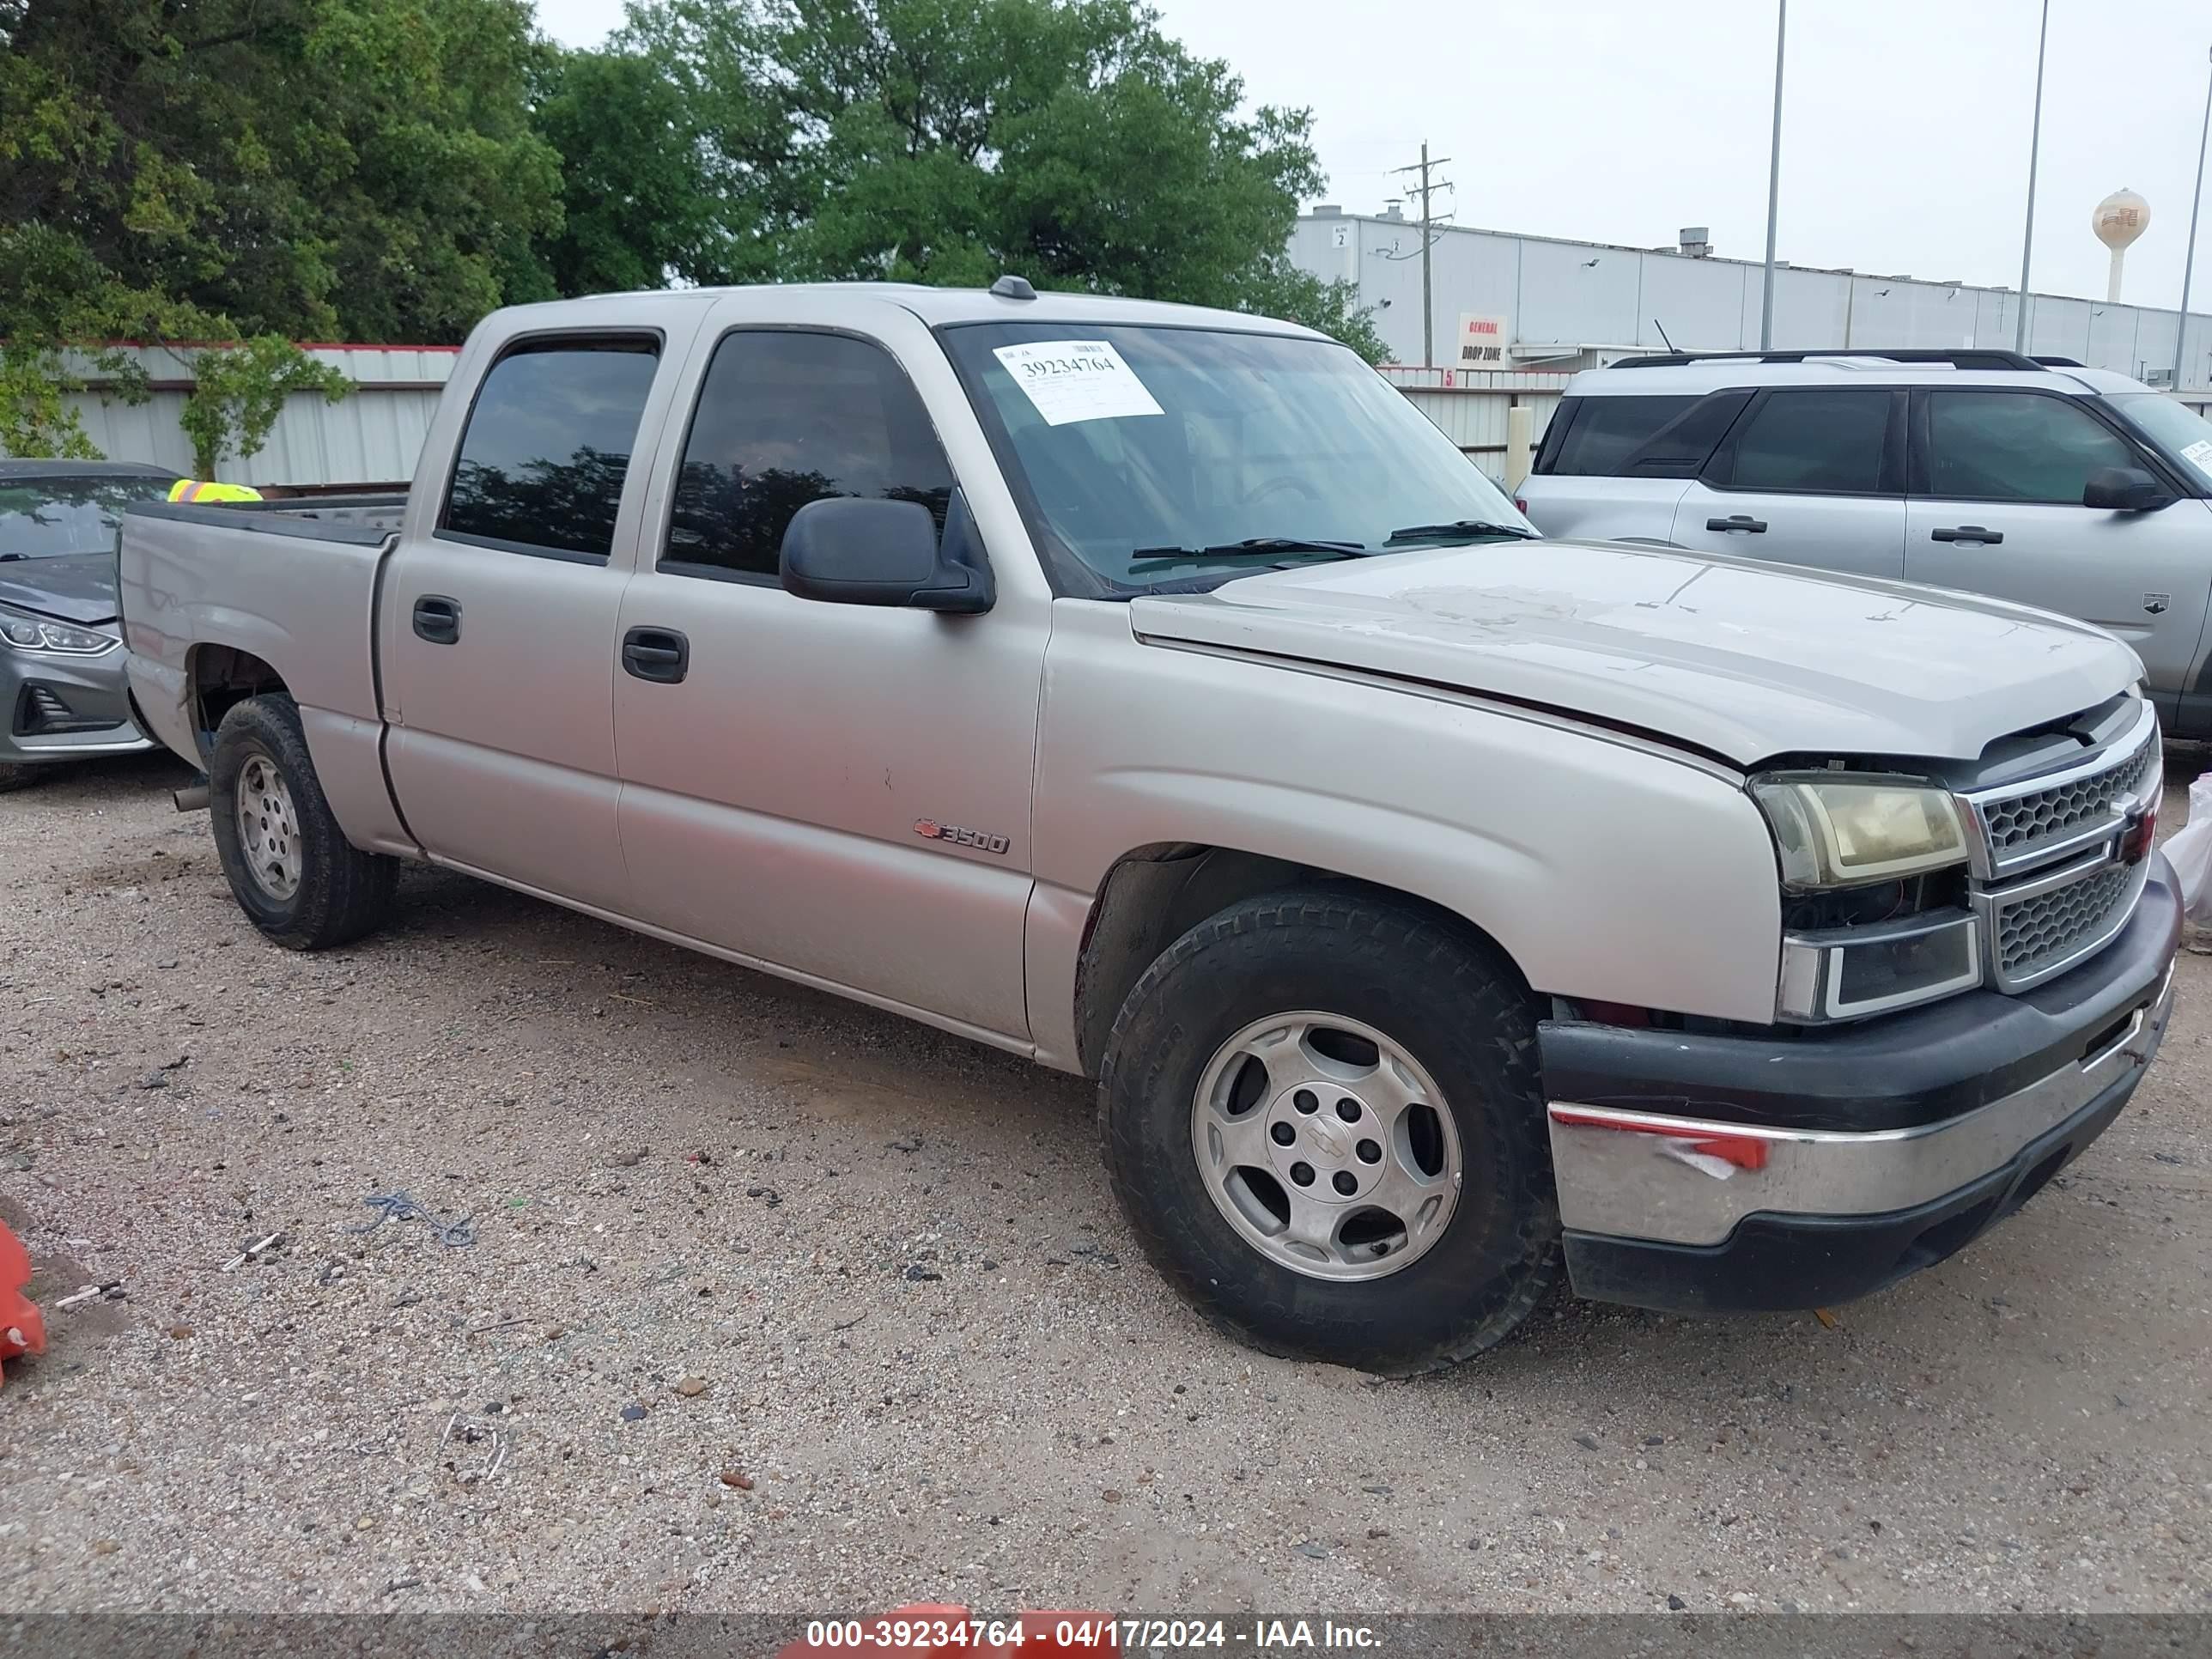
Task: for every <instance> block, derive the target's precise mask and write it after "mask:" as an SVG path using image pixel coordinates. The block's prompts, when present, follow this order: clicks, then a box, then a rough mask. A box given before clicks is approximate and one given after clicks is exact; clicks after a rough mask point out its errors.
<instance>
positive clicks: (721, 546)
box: [662, 331, 952, 576]
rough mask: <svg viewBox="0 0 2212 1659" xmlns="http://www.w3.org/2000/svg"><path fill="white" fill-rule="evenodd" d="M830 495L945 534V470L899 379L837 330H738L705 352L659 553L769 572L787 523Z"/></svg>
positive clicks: (872, 349) (948, 485)
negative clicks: (924, 517)
mask: <svg viewBox="0 0 2212 1659" xmlns="http://www.w3.org/2000/svg"><path fill="white" fill-rule="evenodd" d="M829 495H868V496H876V497H881V498H883V499H885V500H890V501H919V502H921V504H922V505H923V506H924V507H927V508H928V509H929V511H930V514H931V516H932V517H933V518H934V519H935V520H937V527H938V528H939V530H940V531H941V530H943V529H944V527H945V507H946V506H947V505H948V503H949V502H950V501H951V498H952V470H951V467H950V466H949V465H946V462H945V452H944V450H943V449H941V448H940V447H939V445H938V441H937V434H936V433H935V431H934V430H933V429H932V428H931V426H930V424H929V416H928V414H927V411H926V410H924V409H923V408H922V406H921V396H920V394H919V393H917V392H915V389H914V386H913V384H912V383H911V382H910V381H908V379H907V378H906V374H905V371H904V370H902V369H901V368H899V366H898V365H897V363H896V362H893V361H892V360H891V358H890V355H889V354H888V353H886V352H885V351H884V349H882V348H881V347H880V346H874V345H871V344H869V343H867V342H866V341H863V340H854V339H848V338H846V337H843V336H842V335H836V334H799V333H791V332H784V331H775V332H751V333H737V334H732V335H731V336H729V337H727V338H726V339H725V340H724V341H723V342H722V343H721V344H720V345H719V346H717V347H716V348H715V349H714V362H711V363H710V364H708V367H707V379H706V383H705V384H704V385H703V386H702V387H701V388H700V392H699V407H698V410H697V412H696V414H695V415H694V416H692V419H691V433H690V437H689V438H687V439H686V440H685V441H684V471H683V472H682V473H681V474H680V475H679V476H678V479H677V483H676V501H675V506H674V510H673V511H672V513H671V515H670V518H669V525H668V545H667V549H666V550H665V552H664V553H663V554H662V559H663V561H664V562H667V563H671V564H678V565H683V564H691V565H709V566H713V567H714V568H719V569H724V570H737V571H744V572H748V573H750V574H756V575H763V576H773V575H774V574H775V571H776V565H777V558H778V555H779V553H780V551H781V549H782V546H783V532H784V528H785V526H787V525H788V524H790V522H791V515H792V514H793V513H796V512H798V511H799V508H800V507H804V506H805V505H806V503H807V502H809V501H820V500H822V499H823V497H824V496H829Z"/></svg>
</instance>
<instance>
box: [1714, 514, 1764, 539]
mask: <svg viewBox="0 0 2212 1659" xmlns="http://www.w3.org/2000/svg"><path fill="white" fill-rule="evenodd" d="M1705 528H1706V529H1708V530H1741V531H1743V532H1746V533H1747V534H1748V535H1753V536H1764V535H1765V533H1766V520H1764V519H1754V518H1753V517H1752V516H1751V515H1750V514H1749V513H1729V516H1728V517H1726V518H1725V519H1708V520H1705Z"/></svg>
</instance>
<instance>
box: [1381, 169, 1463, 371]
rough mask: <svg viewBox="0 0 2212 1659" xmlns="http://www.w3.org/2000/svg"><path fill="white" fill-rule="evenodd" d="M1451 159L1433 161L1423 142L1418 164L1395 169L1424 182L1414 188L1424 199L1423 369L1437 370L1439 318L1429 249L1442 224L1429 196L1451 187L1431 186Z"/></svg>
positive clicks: (1448, 184)
mask: <svg viewBox="0 0 2212 1659" xmlns="http://www.w3.org/2000/svg"><path fill="white" fill-rule="evenodd" d="M1450 160H1451V157H1450V156H1449V155H1439V156H1437V158H1436V160H1434V161H1431V160H1430V159H1429V147H1428V145H1427V144H1426V143H1424V144H1423V145H1422V146H1421V159H1420V161H1419V162H1417V163H1416V164H1415V165H1413V166H1412V167H1396V168H1394V169H1392V170H1393V171H1394V172H1396V173H1419V174H1420V175H1421V182H1420V183H1419V185H1416V186H1415V189H1416V190H1417V191H1419V195H1420V197H1421V367H1422V368H1435V367H1436V362H1437V319H1436V308H1435V300H1434V297H1433V296H1434V294H1435V286H1434V283H1432V281H1431V275H1430V269H1429V250H1430V249H1431V248H1432V247H1434V246H1436V239H1435V238H1434V237H1433V236H1431V234H1429V230H1430V227H1431V226H1432V225H1435V224H1437V223H1439V222H1440V221H1439V220H1438V219H1437V216H1436V215H1435V214H1433V213H1431V211H1430V210H1429V209H1430V196H1431V192H1433V191H1439V190H1449V189H1450V188H1451V180H1450V179H1437V181H1436V182H1435V183H1434V184H1431V183H1430V182H1429V173H1430V172H1431V170H1432V169H1434V168H1437V167H1443V166H1444V165H1445V164H1446V163H1447V162H1449V161H1450Z"/></svg>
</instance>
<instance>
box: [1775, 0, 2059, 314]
mask: <svg viewBox="0 0 2212 1659" xmlns="http://www.w3.org/2000/svg"><path fill="white" fill-rule="evenodd" d="M2044 3H2045V4H2046V5H2047V4H2049V3H2050V0H2044ZM1789 28H1790V0H1775V7H1774V147H1773V149H1772V150H1771V152H1769V154H1768V155H1767V158H1766V284H1765V289H1764V290H1763V291H1762V292H1761V294H1760V295H1759V349H1760V350H1761V351H1771V350H1773V349H1774V209H1775V205H1776V203H1777V202H1778V199H1779V197H1780V196H1781V193H1782V43H1783V40H1784V36H1785V35H1786V34H1787V33H1788V32H1789Z"/></svg>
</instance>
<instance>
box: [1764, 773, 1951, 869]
mask: <svg viewBox="0 0 2212 1659" xmlns="http://www.w3.org/2000/svg"><path fill="white" fill-rule="evenodd" d="M1751 793H1752V798H1753V799H1755V800H1756V801H1758V803H1759V810H1760V811H1763V812H1765V814H1766V821H1767V823H1769V824H1771V826H1773V829H1774V845H1775V848H1776V850H1777V851H1778V853H1779V854H1780V855H1781V860H1782V881H1783V885H1784V886H1785V887H1788V888H1790V889H1791V890H1794V891H1799V892H1803V891H1808V890H1815V889H1819V888H1823V887H1844V886H1849V885H1850V884H1853V883H1856V882H1862V881H1886V880H1895V879H1896V878H1899V877H1901V876H1913V875H1921V874H1924V873H1925V872H1929V871H1930V870H1941V869H1942V868H1944V867H1945V866H1948V865H1953V864H1960V863H1963V862H1965V860H1966V826H1965V824H1964V823H1961V822H1960V817H1959V805H1958V803H1957V802H1956V801H1955V800H1954V799H1952V798H1951V794H1950V792H1949V791H1948V790H1944V789H1934V788H1930V787H1928V786H1927V785H1925V784H1920V783H1916V782H1913V781H1911V780H1909V779H1904V778H1898V779H1868V778H1853V779H1850V780H1848V781H1846V780H1845V779H1843V778H1840V777H1833V778H1832V777H1827V776H1824V775H1808V776H1796V777H1792V776H1770V777H1764V778H1759V779H1756V780H1754V781H1753V783H1752V786H1751Z"/></svg>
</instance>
